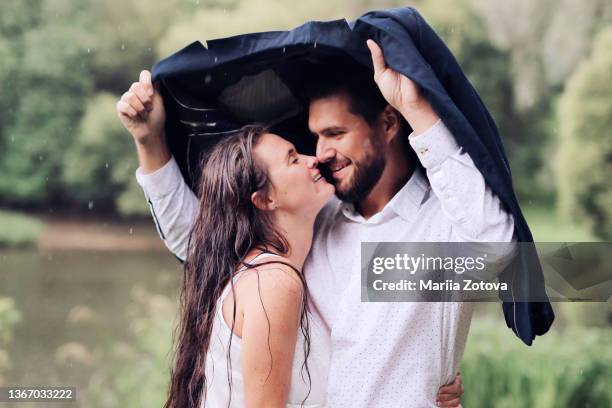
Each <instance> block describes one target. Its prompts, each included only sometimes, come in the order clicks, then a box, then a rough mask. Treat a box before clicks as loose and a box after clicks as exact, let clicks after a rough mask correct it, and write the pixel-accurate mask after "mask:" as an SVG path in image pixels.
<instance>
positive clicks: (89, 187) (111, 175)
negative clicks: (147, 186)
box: [62, 92, 147, 214]
mask: <svg viewBox="0 0 612 408" xmlns="http://www.w3.org/2000/svg"><path fill="white" fill-rule="evenodd" d="M118 100H119V97H118V96H116V95H113V94H111V93H108V92H101V93H98V94H97V95H95V96H94V97H92V98H91V99H90V100H89V101H88V102H87V106H86V109H85V113H84V114H83V118H82V120H81V122H80V125H79V128H78V132H77V137H76V138H75V140H74V143H73V144H72V145H71V146H70V147H69V148H68V149H67V151H66V153H65V156H64V160H63V168H62V176H63V181H64V182H65V184H66V186H67V188H68V189H69V191H70V192H71V196H72V197H73V198H74V199H76V200H77V201H78V202H79V203H81V204H83V205H85V204H86V205H87V206H89V207H91V206H94V205H95V206H96V208H97V209H102V211H107V212H114V211H115V210H117V209H119V210H120V211H121V212H122V213H124V214H125V213H127V214H133V213H141V214H142V213H145V212H146V211H147V206H146V203H145V201H144V199H143V196H142V192H141V190H140V189H139V188H138V186H137V185H136V183H135V180H134V181H133V182H132V179H134V171H135V170H136V164H137V163H136V162H137V160H136V155H135V152H134V148H133V143H132V138H131V137H130V135H129V133H128V132H127V131H126V130H125V129H124V128H123V126H122V125H121V122H120V121H119V119H118V118H117V113H116V110H115V104H116V103H117V101H118ZM130 198H137V200H134V199H130Z"/></svg>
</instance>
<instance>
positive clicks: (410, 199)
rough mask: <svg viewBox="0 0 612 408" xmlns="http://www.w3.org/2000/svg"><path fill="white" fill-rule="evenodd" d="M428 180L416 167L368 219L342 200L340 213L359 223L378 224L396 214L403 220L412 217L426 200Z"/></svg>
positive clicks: (353, 206) (352, 205)
mask: <svg viewBox="0 0 612 408" xmlns="http://www.w3.org/2000/svg"><path fill="white" fill-rule="evenodd" d="M429 188H430V187H429V182H428V180H427V177H425V175H424V174H423V170H422V169H421V168H420V167H416V168H415V170H414V172H413V173H412V176H410V179H409V180H408V181H407V182H406V184H404V186H403V187H402V188H401V189H400V190H399V191H398V192H397V193H395V195H394V196H393V198H392V199H391V201H389V202H388V203H387V204H386V205H385V206H384V207H383V209H382V210H381V211H380V212H378V213H377V214H374V215H373V216H372V217H370V218H369V219H367V220H366V219H365V218H363V216H362V215H361V214H359V213H358V212H357V211H356V210H355V205H354V204H353V203H348V202H343V203H342V204H341V205H340V213H341V214H343V215H344V216H345V217H346V218H348V219H349V220H351V221H355V222H358V223H361V224H378V223H380V222H383V221H386V220H387V219H388V218H390V217H392V216H394V215H398V216H400V217H401V218H402V219H404V220H405V221H411V220H413V219H414V215H415V214H416V212H417V211H418V209H419V207H420V206H421V204H422V203H423V202H424V201H425V200H426V198H427V196H428V192H429Z"/></svg>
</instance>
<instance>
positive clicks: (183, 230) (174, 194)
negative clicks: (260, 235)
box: [117, 71, 198, 261]
mask: <svg viewBox="0 0 612 408" xmlns="http://www.w3.org/2000/svg"><path fill="white" fill-rule="evenodd" d="M117 114H118V115H119V119H121V123H123V125H124V126H125V128H126V129H127V130H128V131H129V132H130V133H131V135H132V136H133V138H134V143H135V144H136V151H137V153H138V161H139V163H140V167H138V169H137V170H136V179H137V180H138V183H139V184H140V186H141V187H142V189H143V191H144V194H145V197H146V199H147V202H148V203H149V208H150V210H151V215H152V216H153V220H154V222H155V226H156V227H157V232H158V233H159V236H160V237H161V238H162V240H163V241H164V243H165V244H166V246H167V247H168V249H169V250H170V251H172V252H173V253H174V254H175V255H176V256H177V258H179V259H180V260H181V261H184V260H185V257H186V252H187V243H188V240H189V234H190V232H191V228H192V226H193V224H194V221H195V218H196V216H197V211H198V200H197V198H196V196H195V194H193V192H192V191H191V189H189V187H188V186H187V184H186V183H185V181H184V180H183V177H182V175H181V172H180V170H179V168H178V165H177V164H176V161H175V160H174V158H173V157H172V156H171V154H170V151H169V149H168V145H167V143H166V135H165V132H164V123H165V120H166V113H165V110H164V104H163V101H162V98H161V95H160V94H159V92H158V90H157V89H156V88H155V86H154V85H153V84H152V83H151V73H150V72H149V71H142V72H141V73H140V78H139V80H138V82H134V83H133V84H132V85H131V86H130V89H129V90H128V91H127V92H126V93H124V94H123V95H122V96H121V99H120V100H119V102H117Z"/></svg>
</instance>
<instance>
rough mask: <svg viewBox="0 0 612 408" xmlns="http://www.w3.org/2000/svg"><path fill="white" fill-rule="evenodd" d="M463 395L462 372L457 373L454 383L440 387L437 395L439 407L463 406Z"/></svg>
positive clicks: (452, 407)
mask: <svg viewBox="0 0 612 408" xmlns="http://www.w3.org/2000/svg"><path fill="white" fill-rule="evenodd" d="M462 395H463V384H462V383H461V373H457V376H456V377H455V380H454V381H453V382H452V383H450V384H447V385H443V386H442V387H440V389H439V390H438V395H437V396H436V402H437V404H438V406H439V407H449V408H461V396H462Z"/></svg>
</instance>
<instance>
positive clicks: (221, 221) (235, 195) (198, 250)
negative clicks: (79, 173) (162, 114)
mask: <svg viewBox="0 0 612 408" xmlns="http://www.w3.org/2000/svg"><path fill="white" fill-rule="evenodd" d="M266 132H267V130H266V128H264V127H262V126H254V125H252V126H245V127H244V128H242V129H241V130H240V131H239V132H238V133H236V134H234V135H232V136H228V137H226V138H225V139H223V140H221V141H220V142H219V143H218V144H216V145H215V146H214V147H213V148H212V150H211V151H210V152H209V154H208V155H207V156H206V157H205V158H204V159H203V162H202V175H201V178H200V182H199V212H198V216H197V219H196V222H195V225H194V226H193V229H192V231H191V234H190V238H189V243H188V250H187V259H186V261H185V264H184V271H183V273H184V278H183V287H182V290H181V297H180V317H179V322H178V326H177V328H176V332H175V335H174V339H175V354H174V362H173V369H172V370H171V378H170V384H169V387H168V398H167V400H166V403H165V405H164V407H165V408H187V407H188V408H196V407H200V405H201V404H202V399H204V405H206V401H205V398H206V395H205V393H204V390H206V387H207V378H206V355H207V353H208V349H209V345H210V341H211V332H212V327H213V322H214V316H215V309H216V303H217V301H218V299H219V297H220V296H221V293H222V291H223V289H224V288H225V286H226V285H228V284H230V285H231V289H232V293H233V291H234V286H233V279H232V277H233V276H234V275H235V273H236V270H237V269H238V268H239V267H240V265H245V266H247V267H252V266H253V265H249V264H248V263H246V261H245V256H246V255H247V254H248V253H249V251H251V250H252V249H254V248H260V249H261V250H262V251H270V252H275V253H277V254H287V252H288V251H289V247H288V242H287V240H286V239H285V237H283V235H282V234H280V233H279V232H278V231H277V230H276V229H275V225H274V222H273V218H272V216H271V215H270V212H266V211H261V210H259V209H257V208H256V207H255V206H254V205H253V203H252V202H251V194H252V193H254V192H255V191H261V192H262V193H263V194H266V193H267V191H268V188H269V182H268V177H267V174H266V170H265V168H264V166H263V165H262V164H261V163H258V161H257V160H256V159H255V156H254V155H253V149H254V147H255V146H256V145H257V143H258V141H259V140H260V138H261V136H262V135H263V134H264V133H266ZM289 266H291V265H289ZM298 276H299V278H300V279H301V281H302V285H303V291H302V293H303V296H302V311H301V318H300V329H301V331H302V333H303V335H304V340H305V347H304V364H303V365H302V369H304V368H305V370H306V373H307V376H308V381H309V382H310V373H309V371H308V365H307V363H306V360H307V358H308V354H309V352H310V333H309V325H308V318H307V315H306V313H307V310H308V306H307V304H308V291H307V288H306V282H305V280H304V278H303V276H302V274H301V273H298ZM235 317H236V302H234V308H233V319H232V331H233V330H234V323H233V322H234V321H235ZM269 329H270V327H269V325H268V330H269ZM268 334H269V333H268ZM231 341H232V336H230V340H229V344H228V355H227V363H228V383H229V389H230V398H231V392H232V379H231V359H230V347H231ZM307 397H308V396H306V397H305V398H304V401H305V400H306V398H307ZM230 403H231V399H230ZM228 405H229V404H228ZM213 408H218V407H213Z"/></svg>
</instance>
